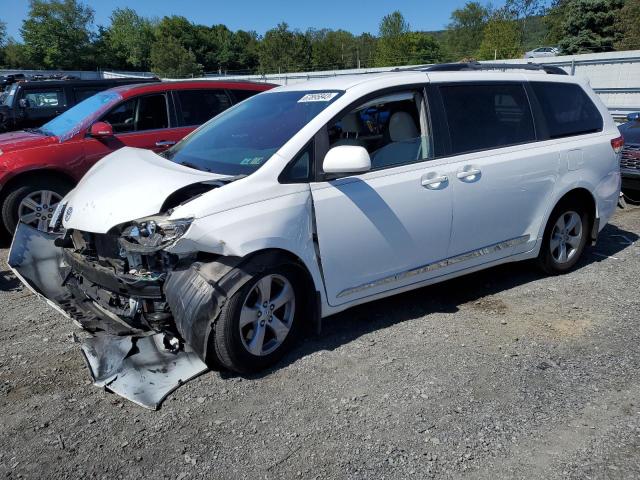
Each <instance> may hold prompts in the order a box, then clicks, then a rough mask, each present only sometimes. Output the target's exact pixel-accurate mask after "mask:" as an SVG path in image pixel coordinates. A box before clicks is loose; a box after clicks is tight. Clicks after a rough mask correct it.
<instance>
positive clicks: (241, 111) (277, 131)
mask: <svg viewBox="0 0 640 480" xmlns="http://www.w3.org/2000/svg"><path fill="white" fill-rule="evenodd" d="M341 93H342V92H338V91H322V92H319V91H296V92H269V93H263V94H260V95H256V96H255V97H251V98H249V99H248V100H246V101H244V102H242V103H239V104H237V105H236V106H234V107H232V108H230V109H229V110H226V111H225V112H223V113H221V114H220V115H218V116H217V117H215V118H214V119H212V120H210V121H209V122H207V123H205V124H204V125H202V126H201V127H200V128H199V129H197V130H196V131H195V132H194V133H192V134H191V135H189V136H188V137H186V138H185V139H184V140H183V141H181V142H180V143H178V144H177V145H176V146H175V147H173V148H172V149H170V150H168V151H167V152H166V153H164V157H165V158H167V159H169V160H172V161H174V162H176V163H180V164H182V165H186V166H188V167H191V168H195V169H198V170H204V171H207V172H215V173H220V174H224V175H249V174H251V173H253V172H255V171H256V170H257V169H258V168H260V166H262V165H264V163H265V162H266V161H267V160H269V158H271V156H272V155H273V154H274V153H275V152H276V151H277V150H278V149H280V147H282V146H283V145H284V144H285V143H286V142H287V141H288V140H289V139H290V138H291V137H292V136H293V135H295V134H296V133H297V132H298V131H299V130H300V129H302V127H304V126H305V125H306V124H307V123H309V121H311V120H312V119H313V118H314V117H315V116H316V115H318V114H319V113H320V112H321V111H323V110H324V109H325V108H327V107H328V106H329V105H330V104H331V103H333V102H334V101H335V100H336V99H337V98H338V97H339V96H340V95H341Z"/></svg>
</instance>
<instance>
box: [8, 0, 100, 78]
mask: <svg viewBox="0 0 640 480" xmlns="http://www.w3.org/2000/svg"><path fill="white" fill-rule="evenodd" d="M92 23H93V9H92V8H90V7H88V6H86V5H84V4H83V3H81V2H78V1H77V0H30V3H29V13H28V14H27V18H26V19H25V20H24V22H23V24H22V28H21V30H20V32H21V34H22V38H23V39H24V45H25V55H26V57H27V59H28V60H29V61H30V62H31V63H33V64H34V65H36V66H39V67H44V68H55V69H72V68H83V67H87V66H88V65H90V58H89V57H90V51H91V50H90V47H91V40H92V34H91V25H92Z"/></svg>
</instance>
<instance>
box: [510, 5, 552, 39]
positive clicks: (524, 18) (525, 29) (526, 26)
mask: <svg viewBox="0 0 640 480" xmlns="http://www.w3.org/2000/svg"><path fill="white" fill-rule="evenodd" d="M504 8H505V10H506V11H507V12H509V14H510V15H511V17H512V18H514V19H515V20H517V21H518V25H519V27H520V43H521V44H524V43H525V42H526V41H528V40H529V39H530V38H531V37H532V36H535V35H536V34H537V32H536V31H533V29H534V27H535V26H536V22H532V21H531V20H532V19H534V18H536V17H537V16H540V15H543V14H544V11H545V2H544V0H507V1H506V2H505V6H504ZM534 43H535V42H534Z"/></svg>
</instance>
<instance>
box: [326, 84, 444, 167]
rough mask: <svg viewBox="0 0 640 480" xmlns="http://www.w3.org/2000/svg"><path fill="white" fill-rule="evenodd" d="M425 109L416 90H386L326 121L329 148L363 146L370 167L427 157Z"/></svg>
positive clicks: (428, 143) (414, 160)
mask: <svg viewBox="0 0 640 480" xmlns="http://www.w3.org/2000/svg"><path fill="white" fill-rule="evenodd" d="M425 119H426V112H425V106H424V102H423V96H422V94H421V93H420V92H419V91H406V92H397V93H390V94H388V95H383V96H380V97H377V98H373V99H371V100H368V101H365V102H364V103H362V104H360V105H359V106H357V107H356V108H354V109H353V110H351V111H350V112H348V113H347V114H345V115H343V116H342V117H341V118H339V119H338V120H337V121H334V122H333V123H331V124H329V126H328V132H329V148H332V147H337V146H340V145H356V146H360V147H364V148H365V149H366V150H367V151H368V152H369V155H370V156H371V168H372V169H373V170H375V169H380V168H387V167H392V166H396V165H402V164H406V163H413V162H418V161H422V160H426V159H428V158H431V157H432V155H431V152H432V149H431V146H430V145H431V144H430V139H429V138H428V136H427V134H426V128H425V129H423V128H422V127H423V125H426V120H425Z"/></svg>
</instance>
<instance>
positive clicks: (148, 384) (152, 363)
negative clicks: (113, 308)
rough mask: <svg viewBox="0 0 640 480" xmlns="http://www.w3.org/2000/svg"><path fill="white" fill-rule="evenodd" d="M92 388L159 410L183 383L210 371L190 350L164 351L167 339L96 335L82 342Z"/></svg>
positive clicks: (162, 336)
mask: <svg viewBox="0 0 640 480" xmlns="http://www.w3.org/2000/svg"><path fill="white" fill-rule="evenodd" d="M82 353H83V354H84V357H85V360H86V361H87V365H88V366H89V370H90V371H91V376H92V377H93V384H94V385H95V386H97V387H103V388H105V389H106V390H107V391H110V392H113V393H116V394H118V395H120V396H121V397H124V398H126V399H128V400H131V401H132V402H134V403H137V404H138V405H140V406H142V407H145V408H149V409H152V410H156V409H158V408H159V407H160V404H161V403H162V401H163V400H164V399H165V398H167V396H168V395H169V394H170V393H171V392H173V391H174V390H175V389H176V388H178V387H179V386H180V385H182V384H183V383H186V382H188V381H189V380H191V379H192V378H195V377H197V376H198V375H201V374H202V373H204V372H206V371H207V370H209V368H208V367H207V365H206V364H205V363H204V362H203V361H202V360H200V359H199V358H198V355H196V354H195V353H194V352H193V351H192V350H191V349H190V348H189V347H188V346H185V349H184V350H181V351H179V352H176V353H174V352H172V351H170V350H168V349H167V348H165V345H164V335H163V334H161V333H159V334H156V335H150V336H146V337H139V336H133V335H130V336H126V337H118V336H115V335H97V336H94V337H91V338H89V339H87V340H84V341H83V342H82Z"/></svg>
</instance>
